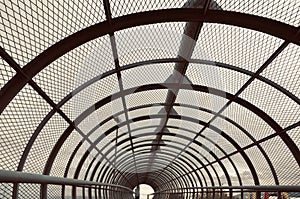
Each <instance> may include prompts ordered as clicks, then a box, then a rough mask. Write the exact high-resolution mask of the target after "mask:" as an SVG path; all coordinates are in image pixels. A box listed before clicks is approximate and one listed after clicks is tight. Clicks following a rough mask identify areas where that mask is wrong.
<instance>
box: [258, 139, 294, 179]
mask: <svg viewBox="0 0 300 199" xmlns="http://www.w3.org/2000/svg"><path fill="white" fill-rule="evenodd" d="M261 146H262V147H263V148H264V149H265V151H266V153H267V154H268V155H269V157H270V159H271V162H272V164H273V165H274V168H275V171H276V174H277V176H278V180H279V183H280V184H295V185H296V184H299V179H300V178H299V177H300V176H299V174H300V168H299V167H298V164H297V163H296V160H295V158H294V157H293V155H292V154H291V153H283V151H288V150H289V149H288V147H287V146H286V145H285V144H284V143H283V141H282V140H281V139H280V138H279V137H278V136H277V137H275V138H273V139H270V140H268V141H266V142H264V143H262V144H261ZM283 165H284V166H283Z"/></svg>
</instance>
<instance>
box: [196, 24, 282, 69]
mask: <svg viewBox="0 0 300 199" xmlns="http://www.w3.org/2000/svg"><path fill="white" fill-rule="evenodd" d="M281 43H282V40H280V39H278V38H275V37H272V36H269V35H267V34H264V33H260V32H256V31H253V30H249V29H245V28H239V27H235V26H229V25H221V24H204V25H203V28H202V31H201V34H200V36H199V39H198V41H197V44H196V47H195V51H194V53H193V56H192V58H195V59H207V60H211V61H217V62H221V63H226V64H230V65H233V66H237V67H240V68H244V69H247V70H249V71H256V70H257V69H258V68H259V67H260V66H261V65H262V64H263V63H264V62H265V61H266V60H267V59H268V58H269V56H270V55H271V54H272V53H273V52H275V50H276V49H277V48H278V47H279V45H280V44H281ZM257 49H260V50H259V51H258V50H257Z"/></svg>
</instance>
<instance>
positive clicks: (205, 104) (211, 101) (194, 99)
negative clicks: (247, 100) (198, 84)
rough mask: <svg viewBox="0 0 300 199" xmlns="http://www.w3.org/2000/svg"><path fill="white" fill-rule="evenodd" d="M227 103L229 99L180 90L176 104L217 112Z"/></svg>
mask: <svg viewBox="0 0 300 199" xmlns="http://www.w3.org/2000/svg"><path fill="white" fill-rule="evenodd" d="M186 96H189V97H186ZM224 97H225V93H224ZM227 101H228V100H227V99H224V98H222V97H219V96H216V95H213V94H210V93H203V92H197V91H191V90H179V93H178V95H177V98H176V101H175V102H176V103H179V104H188V105H194V106H198V107H202V108H206V109H208V110H212V111H215V112H217V111H219V110H220V109H221V108H222V107H223V106H224V105H225V104H226V102H227Z"/></svg>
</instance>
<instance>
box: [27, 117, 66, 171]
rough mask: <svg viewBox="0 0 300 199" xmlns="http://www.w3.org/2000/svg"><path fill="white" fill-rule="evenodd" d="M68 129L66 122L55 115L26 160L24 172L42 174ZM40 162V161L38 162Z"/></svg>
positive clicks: (40, 134)
mask: <svg viewBox="0 0 300 199" xmlns="http://www.w3.org/2000/svg"><path fill="white" fill-rule="evenodd" d="M67 127H68V124H67V123H66V122H65V120H64V119H63V118H62V117H60V116H59V115H58V114H55V115H54V116H53V117H52V118H51V119H50V120H49V122H48V123H47V124H46V125H45V127H44V128H43V129H42V131H41V132H40V133H39V135H38V137H37V139H36V140H35V142H34V144H33V146H32V149H31V150H30V152H29V155H28V157H27V159H26V163H25V166H24V169H23V170H24V172H28V173H37V174H42V173H43V169H44V166H45V163H46V162H47V159H48V158H49V155H50V152H51V150H52V148H53V147H54V145H55V143H56V142H57V140H58V139H59V137H60V136H61V134H62V132H64V131H65V129H66V128H67ZM37 160H39V161H37Z"/></svg>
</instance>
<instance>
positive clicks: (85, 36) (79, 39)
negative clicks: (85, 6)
mask: <svg viewBox="0 0 300 199" xmlns="http://www.w3.org/2000/svg"><path fill="white" fill-rule="evenodd" d="M203 12H204V10H203V9H194V8H193V9H185V8H180V9H168V10H159V11H149V12H145V13H137V14H132V15H128V16H124V17H119V18H115V19H111V20H110V21H106V22H102V23H99V24H96V25H94V26H91V27H89V28H86V29H84V30H82V31H79V32H77V33H75V34H73V35H71V36H69V37H67V38H66V39H64V40H62V41H60V42H58V43H57V44H55V45H53V46H52V47H50V48H49V49H47V50H46V51H44V52H43V53H41V54H40V55H39V56H38V57H36V58H35V59H34V60H32V61H31V62H30V63H28V64H27V65H26V66H25V67H24V68H23V69H21V68H20V67H19V66H18V65H17V64H16V63H15V62H14V60H13V59H12V58H11V57H10V56H9V55H8V54H7V53H6V52H5V50H4V49H3V48H0V55H1V57H2V58H3V59H4V60H5V61H6V62H7V63H8V64H9V65H10V66H12V67H13V68H14V69H15V70H16V71H17V74H16V75H15V76H14V77H13V78H12V79H11V80H10V81H9V82H8V83H7V84H6V85H5V86H4V87H3V88H2V89H1V93H0V96H1V102H0V110H1V112H2V111H3V110H4V108H5V107H6V106H7V105H8V103H9V102H10V101H11V100H12V99H13V97H14V96H15V95H16V94H17V93H18V92H19V91H20V90H21V89H22V88H23V87H24V86H25V84H26V83H30V84H31V85H32V86H33V88H34V89H35V90H37V91H38V92H39V94H40V95H41V96H42V97H43V98H44V99H45V100H46V101H47V102H48V103H49V104H50V105H51V106H52V107H53V108H54V109H53V110H52V111H51V112H50V113H49V114H48V115H47V116H46V117H45V119H44V122H42V123H43V124H41V125H40V127H41V128H42V127H43V125H44V124H45V123H46V122H47V121H48V120H49V119H50V118H51V117H52V115H53V114H54V113H55V112H56V111H57V112H59V113H60V114H62V116H64V118H65V119H66V120H67V121H68V122H69V124H72V122H71V121H70V120H69V119H68V118H67V117H66V116H65V115H64V114H63V113H62V112H61V110H60V108H59V107H60V106H61V105H62V104H55V103H54V102H53V101H52V100H51V99H50V98H49V97H48V96H47V95H46V94H45V93H44V92H43V91H42V90H41V89H40V88H39V87H38V86H37V85H36V84H35V83H34V82H33V81H32V78H33V77H34V76H35V75H36V74H37V73H38V72H39V71H41V70H42V69H43V68H45V67H46V66H48V65H49V64H50V63H51V62H53V61H54V60H56V59H57V58H58V57H60V56H62V55H63V54H65V53H67V52H68V51H70V50H72V49H74V48H75V47H77V46H79V45H81V44H83V43H85V42H87V41H90V40H92V39H95V38H97V37H100V36H103V35H105V34H110V33H113V32H115V31H118V30H121V29H125V28H129V27H133V26H138V25H144V24H150V23H161V22H169V21H198V22H211V23H223V24H230V25H236V26H240V27H245V28H250V29H254V30H257V31H260V32H264V33H268V34H271V35H273V36H276V37H279V38H282V39H284V40H286V42H285V44H284V45H285V46H287V44H288V43H289V42H292V43H295V44H298V45H299V44H300V35H299V28H296V27H292V26H289V25H286V24H283V23H280V22H277V21H273V20H270V19H266V18H262V17H257V16H251V15H247V14H242V13H235V12H229V11H220V10H208V11H207V13H206V16H205V18H202V17H200V16H201V13H203ZM199 13H200V14H199ZM279 53H280V52H279ZM164 61H165V60H164ZM115 72H120V69H118V68H116V70H115ZM253 77H254V78H258V79H261V80H262V81H265V82H268V83H269V84H272V85H273V86H274V85H275V84H274V83H272V82H270V81H269V80H267V79H265V78H263V77H260V76H258V75H253ZM275 86H276V87H277V88H279V89H281V91H284V89H283V88H281V87H280V86H278V85H275ZM155 87H156V88H159V87H160V86H158V87H157V86H154V87H152V86H149V88H147V87H146V88H140V90H138V91H143V90H148V89H155ZM194 87H196V88H201V87H198V86H195V85H194ZM200 90H205V88H201V89H200ZM287 93H288V94H289V97H291V98H292V99H294V100H297V103H298V104H299V99H298V98H296V97H295V96H293V95H292V94H290V93H289V92H288V91H285V94H287ZM69 97H70V96H69ZM230 98H232V99H231V100H232V101H235V102H237V103H239V104H241V105H243V106H245V107H246V108H248V109H250V110H251V111H253V112H255V113H256V114H258V115H259V116H260V117H261V118H263V119H264V120H265V121H266V122H267V123H268V124H269V125H270V126H271V127H272V128H274V129H275V130H276V132H277V133H278V135H279V136H280V137H281V138H282V139H283V140H284V142H285V143H286V144H287V146H288V147H289V148H290V150H291V152H292V153H293V155H294V157H295V159H296V160H297V162H298V165H300V164H299V162H300V161H299V159H300V158H299V156H298V157H297V155H298V154H299V149H298V148H297V146H295V144H294V142H293V141H292V140H291V139H290V138H289V137H288V136H287V135H286V134H285V133H284V132H285V131H284V129H282V128H281V127H280V126H279V125H278V124H276V122H275V121H274V120H272V118H270V117H269V116H267V115H266V114H264V113H262V111H260V110H259V109H258V108H257V107H254V106H253V105H251V104H249V103H245V101H244V100H242V99H240V98H235V97H232V96H230ZM105 101H109V98H106V100H105ZM83 118H84V117H83ZM81 119H82V118H81ZM298 125H299V122H298V123H296V124H295V125H293V126H292V127H291V128H294V127H295V126H298ZM68 129H72V127H69V128H68ZM38 131H40V130H39V128H38V129H37V130H36V132H38ZM34 134H35V135H36V136H37V134H36V133H34ZM65 135H66V134H65ZM32 140H33V141H34V139H32ZM32 144H33V142H32V143H31V144H30V143H29V144H28V145H27V146H28V147H26V151H25V154H26V153H28V152H29V150H30V147H31V146H32ZM57 144H58V145H62V144H63V142H60V143H57ZM58 148H60V147H58ZM27 155H28V154H27ZM27 155H26V156H27ZM52 157H53V156H52ZM25 160H26V158H25V159H22V160H21V164H19V167H18V170H22V162H25ZM49 161H50V162H51V160H49ZM46 173H47V172H46ZM14 190H15V189H14Z"/></svg>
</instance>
